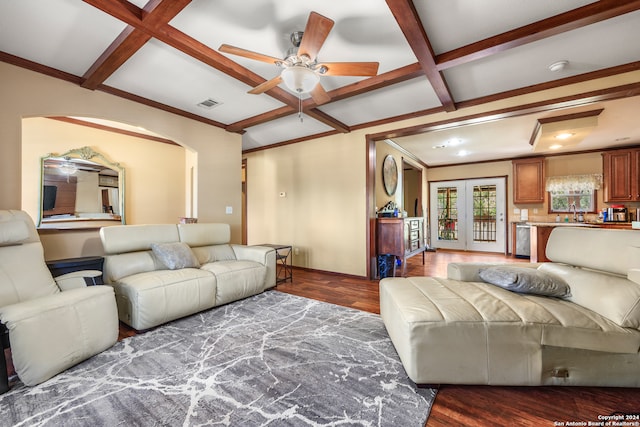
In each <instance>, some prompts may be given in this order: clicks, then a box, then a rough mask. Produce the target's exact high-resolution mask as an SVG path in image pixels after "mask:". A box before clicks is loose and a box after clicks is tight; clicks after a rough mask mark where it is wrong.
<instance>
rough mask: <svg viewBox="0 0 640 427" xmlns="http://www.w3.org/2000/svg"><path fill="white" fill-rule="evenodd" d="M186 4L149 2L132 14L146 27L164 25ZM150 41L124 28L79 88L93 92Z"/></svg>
mask: <svg viewBox="0 0 640 427" xmlns="http://www.w3.org/2000/svg"><path fill="white" fill-rule="evenodd" d="M127 3H128V2H127ZM189 3H191V0H176V1H171V0H153V1H150V2H149V3H147V5H146V6H145V7H144V9H142V10H141V11H134V15H135V16H136V17H137V19H139V20H140V21H144V22H145V23H146V25H156V26H160V25H165V24H167V23H168V22H169V21H171V20H172V19H173V18H174V17H175V16H176V15H177V14H178V13H180V11H182V10H183V9H184V8H185V7H186V6H187V5H188V4H189ZM124 6H125V7H126V6H127V5H124ZM127 10H129V9H127ZM150 39H151V35H150V34H148V33H147V32H144V31H141V30H139V29H138V28H136V27H134V26H132V25H128V26H127V28H125V29H124V30H123V31H122V32H121V33H120V34H119V35H118V37H117V38H116V39H115V40H114V41H113V42H112V43H111V45H110V46H109V47H108V48H107V49H106V50H105V51H104V52H103V53H102V55H100V57H99V58H98V59H97V60H96V61H95V62H94V63H93V65H91V67H89V69H88V70H87V72H86V73H85V74H84V75H83V76H82V78H83V82H82V84H81V85H80V86H82V87H84V88H86V89H91V90H95V89H97V88H98V86H100V85H101V84H102V83H103V82H104V81H105V80H107V79H108V78H109V76H111V75H112V74H113V73H114V72H116V70H117V69H118V68H120V67H121V66H122V64H124V63H125V62H126V61H127V60H128V59H129V58H131V57H132V56H133V55H134V54H135V53H136V52H137V51H138V50H140V49H141V48H142V46H144V45H145V44H146V43H147V42H148V41H149V40H150Z"/></svg>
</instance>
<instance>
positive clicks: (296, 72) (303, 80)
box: [280, 66, 320, 93]
mask: <svg viewBox="0 0 640 427" xmlns="http://www.w3.org/2000/svg"><path fill="white" fill-rule="evenodd" d="M280 77H282V80H283V81H284V84H285V85H286V86H287V87H288V88H289V90H291V91H293V92H295V93H307V92H311V91H312V90H313V88H314V87H316V85H317V84H318V82H319V81H320V76H319V75H318V74H316V73H315V72H314V71H313V70H311V69H310V68H306V67H300V66H293V67H289V68H285V69H284V70H282V74H281V75H280Z"/></svg>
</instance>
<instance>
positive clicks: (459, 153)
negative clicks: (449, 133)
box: [458, 150, 469, 157]
mask: <svg viewBox="0 0 640 427" xmlns="http://www.w3.org/2000/svg"><path fill="white" fill-rule="evenodd" d="M467 154H469V152H468V151H467V150H460V151H458V156H460V157H464V156H466V155H467Z"/></svg>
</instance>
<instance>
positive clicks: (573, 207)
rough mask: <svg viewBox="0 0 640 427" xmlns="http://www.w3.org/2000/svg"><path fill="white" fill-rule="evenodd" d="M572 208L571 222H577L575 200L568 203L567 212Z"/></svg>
mask: <svg viewBox="0 0 640 427" xmlns="http://www.w3.org/2000/svg"><path fill="white" fill-rule="evenodd" d="M572 209H573V222H578V211H577V208H576V202H573V203H571V205H569V212H571V210H572Z"/></svg>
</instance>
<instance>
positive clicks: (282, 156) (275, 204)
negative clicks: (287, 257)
mask: <svg viewBox="0 0 640 427" xmlns="http://www.w3.org/2000/svg"><path fill="white" fill-rule="evenodd" d="M245 157H246V159H247V211H248V215H247V223H248V230H247V231H248V243H249V244H259V243H282V244H290V245H293V246H294V248H295V249H297V251H298V253H296V252H295V250H294V256H293V263H294V265H296V266H300V267H306V268H312V269H317V270H325V271H333V272H339V273H345V274H352V275H358V276H365V275H366V262H367V261H366V260H367V257H366V188H365V185H366V182H365V181H366V174H365V168H366V163H365V162H366V143H365V138H364V135H362V134H357V135H352V134H347V135H338V136H335V137H330V138H322V139H318V140H314V141H309V142H305V143H304V144H293V145H286V146H282V147H278V148H274V149H270V150H265V151H259V152H255V153H250V154H247V155H246V156H245ZM280 193H285V194H286V196H285V197H280Z"/></svg>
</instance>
